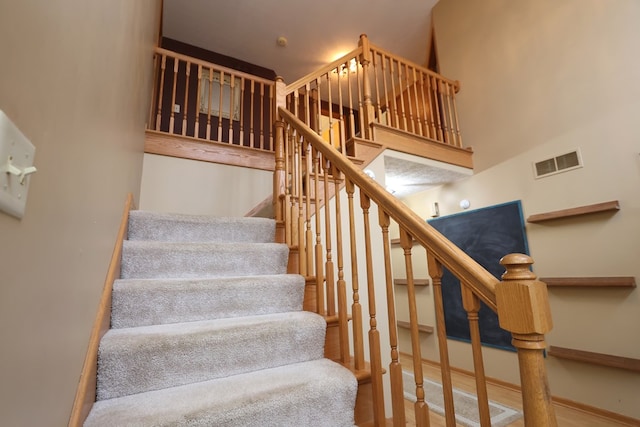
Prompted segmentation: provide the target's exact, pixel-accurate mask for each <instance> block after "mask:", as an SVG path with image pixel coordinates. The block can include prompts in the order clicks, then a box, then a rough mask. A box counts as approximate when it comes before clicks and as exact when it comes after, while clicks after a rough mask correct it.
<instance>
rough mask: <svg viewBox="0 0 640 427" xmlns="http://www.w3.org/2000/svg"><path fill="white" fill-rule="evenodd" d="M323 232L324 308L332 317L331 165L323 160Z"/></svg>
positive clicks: (334, 304) (333, 285)
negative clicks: (325, 293)
mask: <svg viewBox="0 0 640 427" xmlns="http://www.w3.org/2000/svg"><path fill="white" fill-rule="evenodd" d="M323 163H324V164H323V166H324V175H323V179H324V200H325V207H324V232H325V246H326V257H325V259H326V261H325V268H324V270H325V278H326V281H325V284H326V291H327V295H326V299H327V303H326V307H327V313H326V314H327V315H328V316H333V315H335V314H336V308H335V307H336V302H335V301H336V299H335V279H334V274H333V268H334V267H333V259H332V255H331V212H330V209H329V200H330V196H331V194H330V193H329V174H330V173H331V164H330V163H329V161H328V160H326V159H325V160H324V162H323Z"/></svg>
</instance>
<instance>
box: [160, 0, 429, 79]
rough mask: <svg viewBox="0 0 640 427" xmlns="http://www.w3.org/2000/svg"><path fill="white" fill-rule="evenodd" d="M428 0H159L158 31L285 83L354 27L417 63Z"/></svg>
mask: <svg viewBox="0 0 640 427" xmlns="http://www.w3.org/2000/svg"><path fill="white" fill-rule="evenodd" d="M436 2H437V0H402V1H398V0H323V1H310V0H271V1H265V0H262V1H260V0H228V1H221V0H217V1H216V0H188V1H185V0H164V12H163V35H164V36H165V37H169V38H172V39H175V40H178V41H181V42H184V43H188V44H191V45H194V46H198V47H201V48H204V49H207V50H210V51H213V52H217V53H220V54H223V55H227V56H231V57H233V58H237V59H241V60H243V61H247V62H250V63H252V64H255V65H260V66H262V67H266V68H270V69H272V70H274V71H275V72H276V74H277V75H280V76H282V77H284V79H285V83H289V82H293V81H295V80H297V79H298V78H300V77H303V76H304V75H306V74H308V73H310V72H312V71H314V70H315V69H317V68H318V67H319V66H321V65H324V64H327V63H328V62H331V61H332V60H334V59H336V58H337V57H338V54H341V53H342V54H344V53H347V52H349V51H351V50H353V49H355V48H356V47H357V43H358V38H359V36H360V34H367V36H368V37H369V40H370V41H371V42H372V43H374V44H376V45H377V46H380V47H381V48H384V49H386V50H389V51H391V52H393V53H395V54H397V55H400V56H403V57H405V58H407V59H410V60H412V61H414V62H416V63H418V64H425V63H426V60H427V50H428V47H429V36H430V34H431V32H430V28H431V8H432V7H433V5H434V4H435V3H436ZM280 36H284V37H286V38H287V40H288V44H287V46H286V47H280V46H278V45H277V39H278V37H280Z"/></svg>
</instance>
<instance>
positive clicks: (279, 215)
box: [273, 77, 286, 243]
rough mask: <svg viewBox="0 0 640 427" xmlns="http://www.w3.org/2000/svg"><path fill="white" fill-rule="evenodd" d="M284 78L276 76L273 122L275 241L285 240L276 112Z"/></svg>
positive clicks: (282, 99)
mask: <svg viewBox="0 0 640 427" xmlns="http://www.w3.org/2000/svg"><path fill="white" fill-rule="evenodd" d="M284 89H285V85H284V80H283V79H282V77H277V78H276V97H275V110H276V116H277V119H276V122H275V124H274V126H275V129H274V132H275V144H274V151H275V160H276V167H275V170H274V172H273V212H274V214H275V215H274V216H275V220H276V236H275V237H276V242H278V243H284V242H285V240H286V239H285V223H284V209H285V206H284V199H285V195H286V194H285V192H286V173H285V168H284V162H285V158H284V122H283V121H282V120H281V119H280V114H278V107H283V108H285V94H284Z"/></svg>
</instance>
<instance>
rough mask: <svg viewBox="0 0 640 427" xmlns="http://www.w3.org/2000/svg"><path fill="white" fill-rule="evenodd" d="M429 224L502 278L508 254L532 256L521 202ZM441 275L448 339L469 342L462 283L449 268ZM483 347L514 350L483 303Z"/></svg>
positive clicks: (506, 335) (494, 317)
mask: <svg viewBox="0 0 640 427" xmlns="http://www.w3.org/2000/svg"><path fill="white" fill-rule="evenodd" d="M427 222H428V223H429V224H430V225H432V226H433V227H434V228H435V229H436V230H438V231H439V232H441V233H442V234H443V235H444V236H445V237H447V238H448V239H449V240H451V241H452V242H453V243H455V244H456V245H457V246H458V247H459V248H460V249H462V250H463V251H464V252H465V253H467V255H469V256H470V257H471V258H473V259H474V260H475V261H476V262H477V263H478V264H480V265H481V266H482V267H484V268H485V269H486V270H487V271H489V272H490V273H491V274H493V275H494V276H495V277H496V278H497V279H500V276H502V273H504V267H502V266H501V265H500V258H502V257H503V256H505V255H507V254H509V253H515V252H517V253H524V254H529V246H528V243H527V235H526V232H525V222H524V216H523V215H522V204H521V202H520V201H519V200H516V201H513V202H508V203H503V204H499V205H494V206H489V207H486V208H481V209H475V210H472V211H465V212H461V213H457V214H453V215H447V216H443V217H439V218H434V219H428V220H427ZM443 270H444V274H443V276H442V300H443V303H444V315H445V325H446V328H447V336H448V337H449V338H452V339H456V340H461V341H467V342H468V341H470V334H469V322H468V320H467V314H466V312H465V310H464V308H463V307H462V296H461V291H460V281H459V280H458V279H457V278H456V277H454V276H453V275H452V274H451V272H449V271H448V270H447V269H446V268H444V269H443ZM479 324H480V339H481V341H482V344H484V345H486V346H490V347H496V348H501V349H506V350H511V351H515V348H514V347H513V346H512V345H511V334H510V333H509V332H507V331H505V330H504V329H502V328H500V326H499V323H498V316H497V314H495V313H494V312H493V311H491V309H490V308H489V307H487V306H486V305H485V304H484V303H482V304H481V308H480V312H479Z"/></svg>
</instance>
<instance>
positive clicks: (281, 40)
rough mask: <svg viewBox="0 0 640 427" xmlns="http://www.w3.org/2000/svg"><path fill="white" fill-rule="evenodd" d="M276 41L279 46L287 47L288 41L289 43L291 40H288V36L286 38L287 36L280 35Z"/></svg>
mask: <svg viewBox="0 0 640 427" xmlns="http://www.w3.org/2000/svg"><path fill="white" fill-rule="evenodd" d="M276 43H277V44H278V46H280V47H286V46H287V43H289V42H288V40H287V38H286V37H285V36H280V37H278V39H277V40H276Z"/></svg>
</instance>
